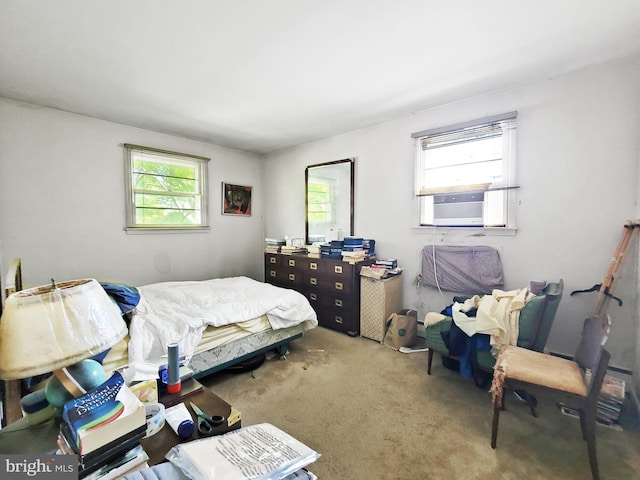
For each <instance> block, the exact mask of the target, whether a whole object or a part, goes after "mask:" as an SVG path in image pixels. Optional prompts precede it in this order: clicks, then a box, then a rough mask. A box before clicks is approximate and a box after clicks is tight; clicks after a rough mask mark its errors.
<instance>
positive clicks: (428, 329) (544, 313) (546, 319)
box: [425, 279, 564, 386]
mask: <svg viewBox="0 0 640 480" xmlns="http://www.w3.org/2000/svg"><path fill="white" fill-rule="evenodd" d="M563 290H564V282H563V280H562V279H561V280H559V281H558V282H557V283H555V282H553V283H548V284H547V285H546V286H545V287H544V289H543V290H542V292H541V294H540V295H537V296H535V297H533V298H532V299H531V300H529V301H528V302H527V303H526V305H525V306H524V307H523V308H522V311H521V312H520V318H519V322H518V325H519V331H518V341H517V345H518V346H520V347H523V348H527V349H532V350H536V351H542V350H543V349H544V346H545V344H546V341H547V338H548V336H549V332H550V331H551V326H552V324H553V320H554V318H555V315H556V312H557V310H558V304H559V303H560V299H561V298H562V292H563ZM452 324H453V319H452V317H450V316H446V315H442V314H437V313H428V314H427V315H426V317H425V344H426V346H427V347H428V348H429V354H428V360H427V374H429V375H431V366H432V363H433V353H434V352H438V353H440V355H441V356H442V357H443V358H444V359H452V360H455V361H458V362H460V370H461V373H462V374H463V375H465V376H468V377H472V378H473V379H474V381H475V382H476V384H477V385H479V386H480V385H484V384H486V382H487V381H488V380H489V379H490V378H491V373H492V372H493V366H494V364H495V357H494V356H493V355H492V353H491V347H490V345H489V341H488V338H489V337H488V335H483V334H476V335H474V337H473V340H472V339H471V338H469V337H466V338H465V339H464V342H460V341H457V340H456V338H453V336H454V335H458V336H459V334H458V333H456V329H452ZM458 340H460V339H459V338H458ZM461 345H462V346H461ZM450 347H452V349H453V350H451V349H450ZM483 372H486V373H485V374H484V375H483Z"/></svg>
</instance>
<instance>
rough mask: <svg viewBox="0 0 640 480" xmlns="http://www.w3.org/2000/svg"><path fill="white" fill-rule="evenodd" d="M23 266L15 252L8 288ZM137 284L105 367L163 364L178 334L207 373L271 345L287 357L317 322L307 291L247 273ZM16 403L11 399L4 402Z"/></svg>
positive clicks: (199, 373) (197, 369)
mask: <svg viewBox="0 0 640 480" xmlns="http://www.w3.org/2000/svg"><path fill="white" fill-rule="evenodd" d="M21 273H22V264H21V261H20V259H14V260H12V261H11V262H10V265H9V271H8V272H7V276H6V279H7V281H6V284H5V292H6V295H9V294H10V293H13V292H15V291H16V290H20V289H21V288H22V277H21ZM137 290H138V292H139V294H140V301H139V303H138V304H137V306H136V308H135V309H134V310H133V311H132V312H130V313H129V314H128V315H126V319H127V322H128V325H129V335H128V336H127V337H125V339H123V340H122V341H121V342H119V343H118V344H116V345H115V346H113V347H112V348H111V349H110V350H109V352H108V353H107V354H106V356H104V357H103V359H102V362H103V365H104V368H105V370H106V371H113V370H116V369H117V370H123V369H126V368H135V367H136V366H137V365H139V364H145V363H146V364H157V365H159V364H161V363H163V362H166V359H164V358H163V356H164V355H166V345H167V343H172V342H177V343H178V344H179V347H180V353H181V354H182V356H183V357H184V364H186V365H188V366H189V368H191V370H193V376H194V377H195V378H202V377H204V376H207V375H211V374H212V373H215V372H218V371H221V370H224V369H227V368H229V367H231V366H233V365H236V364H238V363H241V362H244V361H246V360H248V359H250V358H253V357H255V356H257V355H259V354H262V353H265V352H268V351H270V350H275V351H277V353H278V354H279V355H280V357H281V358H284V356H285V354H286V352H287V350H288V345H289V343H290V342H291V341H293V340H295V339H298V338H300V337H302V335H303V333H304V332H305V331H306V330H309V329H311V328H315V327H316V326H317V325H318V321H317V316H316V313H315V311H314V310H313V308H312V307H311V305H310V304H309V302H308V300H307V299H306V298H305V297H304V295H302V294H300V293H299V292H296V291H294V290H291V289H285V288H280V287H276V286H274V285H271V284H268V283H263V282H258V281H256V280H252V279H250V278H248V277H231V278H226V279H211V280H204V281H186V282H163V283H157V284H151V285H145V286H141V287H137ZM167 319H169V320H170V321H169V322H167ZM4 384H5V385H4V387H5V389H4V390H5V392H4V393H5V395H6V394H7V393H8V392H9V391H10V390H11V391H14V392H15V385H13V384H12V382H4ZM12 403H13V402H12V401H11V400H10V399H7V401H6V403H5V405H6V406H7V407H8V405H10V404H12ZM7 420H8V422H10V421H12V420H15V418H8V419H7Z"/></svg>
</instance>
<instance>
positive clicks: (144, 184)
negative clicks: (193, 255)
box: [124, 144, 209, 231]
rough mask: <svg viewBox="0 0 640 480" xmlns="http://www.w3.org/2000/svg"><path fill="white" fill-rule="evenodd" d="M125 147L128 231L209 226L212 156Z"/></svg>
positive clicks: (186, 228)
mask: <svg viewBox="0 0 640 480" xmlns="http://www.w3.org/2000/svg"><path fill="white" fill-rule="evenodd" d="M124 147H125V163H126V166H125V172H126V182H125V183H126V194H127V198H126V207H127V215H126V217H127V230H128V231H130V230H154V231H158V230H172V231H179V230H206V229H208V213H207V203H208V199H207V178H208V175H207V164H208V161H209V159H208V158H205V157H199V156H196V155H188V154H184V153H177V152H170V151H166V150H160V149H155V148H150V147H141V146H138V145H131V144H125V145H124Z"/></svg>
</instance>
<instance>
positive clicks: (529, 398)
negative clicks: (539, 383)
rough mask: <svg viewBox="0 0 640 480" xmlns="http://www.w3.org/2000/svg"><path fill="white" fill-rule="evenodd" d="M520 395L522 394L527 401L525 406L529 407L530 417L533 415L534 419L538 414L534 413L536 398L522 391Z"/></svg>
mask: <svg viewBox="0 0 640 480" xmlns="http://www.w3.org/2000/svg"><path fill="white" fill-rule="evenodd" d="M522 393H523V394H524V398H525V400H526V401H527V405H529V410H531V415H533V416H534V417H537V416H538V412H536V406H537V404H538V402H537V400H536V397H534V396H533V395H531V394H530V393H529V392H527V391H523V392H522Z"/></svg>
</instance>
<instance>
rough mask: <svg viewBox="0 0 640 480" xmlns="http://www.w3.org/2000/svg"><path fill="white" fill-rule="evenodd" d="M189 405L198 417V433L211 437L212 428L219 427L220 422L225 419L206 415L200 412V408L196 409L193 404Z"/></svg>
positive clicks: (220, 416)
mask: <svg viewBox="0 0 640 480" xmlns="http://www.w3.org/2000/svg"><path fill="white" fill-rule="evenodd" d="M190 403H191V408H193V411H194V412H195V414H196V415H197V416H198V432H200V433H201V434H202V435H212V434H213V428H214V427H217V426H218V425H221V424H222V422H224V420H225V418H224V417H223V416H222V415H207V414H206V413H204V412H203V411H202V410H200V408H198V406H197V405H196V404H195V403H193V402H190Z"/></svg>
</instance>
